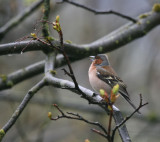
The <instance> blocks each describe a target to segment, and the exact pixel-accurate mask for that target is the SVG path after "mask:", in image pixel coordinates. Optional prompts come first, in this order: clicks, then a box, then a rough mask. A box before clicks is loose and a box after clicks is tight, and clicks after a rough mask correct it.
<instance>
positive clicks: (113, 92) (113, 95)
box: [111, 84, 119, 104]
mask: <svg viewBox="0 0 160 142" xmlns="http://www.w3.org/2000/svg"><path fill="white" fill-rule="evenodd" d="M118 91H119V84H116V85H115V86H114V87H113V89H112V90H111V103H112V104H114V103H115V101H116V100H117V98H118V97H119V94H118V95H117V93H118Z"/></svg>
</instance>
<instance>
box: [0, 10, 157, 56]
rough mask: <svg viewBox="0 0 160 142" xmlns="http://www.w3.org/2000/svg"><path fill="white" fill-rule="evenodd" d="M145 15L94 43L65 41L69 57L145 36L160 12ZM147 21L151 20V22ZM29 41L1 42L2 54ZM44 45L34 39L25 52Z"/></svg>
mask: <svg viewBox="0 0 160 142" xmlns="http://www.w3.org/2000/svg"><path fill="white" fill-rule="evenodd" d="M145 15H146V17H145V18H143V19H142V18H139V19H138V23H135V24H133V23H131V22H129V23H128V24H126V25H124V26H122V27H120V28H119V29H117V30H115V31H113V32H112V33H110V34H108V35H106V36H104V37H102V38H100V39H98V40H97V41H94V42H92V43H89V44H84V45H77V44H68V43H64V47H65V48H64V50H65V52H66V54H67V55H68V56H69V57H74V58H77V59H82V58H84V57H88V56H90V55H96V54H99V53H106V52H109V51H113V50H116V49H118V48H120V47H121V46H123V45H126V44H128V43H130V42H132V41H133V40H135V39H138V38H140V37H143V36H144V35H146V34H147V33H148V32H149V31H151V30H152V29H153V28H155V27H156V26H158V25H159V24H160V20H159V19H160V14H159V13H156V12H149V13H146V14H145ZM147 21H149V23H148V22H147ZM28 42H29V41H23V42H15V43H8V44H1V45H0V55H6V54H15V53H21V51H22V49H23V48H24V47H25V46H26V45H27V44H28ZM52 44H53V45H54V46H59V45H60V43H59V41H56V40H54V41H53V42H52ZM14 47H16V48H14ZM42 47H43V48H44V49H47V48H48V45H44V44H43V43H41V42H38V41H32V42H30V44H29V45H28V46H27V48H26V50H25V51H24V52H27V51H36V50H42Z"/></svg>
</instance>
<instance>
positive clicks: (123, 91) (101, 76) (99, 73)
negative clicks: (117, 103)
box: [96, 67, 129, 99]
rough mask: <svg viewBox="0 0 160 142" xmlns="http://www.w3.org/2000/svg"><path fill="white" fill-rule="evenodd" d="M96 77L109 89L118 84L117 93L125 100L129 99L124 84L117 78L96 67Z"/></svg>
mask: <svg viewBox="0 0 160 142" xmlns="http://www.w3.org/2000/svg"><path fill="white" fill-rule="evenodd" d="M96 69H97V77H98V78H99V79H101V80H103V81H104V82H105V83H107V84H108V85H109V86H111V88H113V87H114V86H115V85H116V84H119V93H120V94H121V95H122V96H123V97H124V98H126V99H129V94H128V92H127V90H126V88H127V86H126V85H125V84H124V82H123V81H122V80H121V79H120V78H119V77H118V76H115V75H113V74H112V73H110V72H108V71H107V70H105V69H103V68H101V67H97V68H96Z"/></svg>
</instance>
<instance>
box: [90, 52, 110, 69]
mask: <svg viewBox="0 0 160 142" xmlns="http://www.w3.org/2000/svg"><path fill="white" fill-rule="evenodd" d="M90 59H91V60H92V62H93V63H94V65H95V66H108V65H110V64H109V60H108V56H107V55H105V54H98V55H97V56H90Z"/></svg>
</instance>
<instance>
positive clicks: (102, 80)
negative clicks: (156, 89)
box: [88, 54, 136, 109]
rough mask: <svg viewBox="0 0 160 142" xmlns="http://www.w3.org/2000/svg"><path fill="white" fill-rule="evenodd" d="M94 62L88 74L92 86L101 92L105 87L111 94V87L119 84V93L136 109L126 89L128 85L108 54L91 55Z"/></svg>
mask: <svg viewBox="0 0 160 142" xmlns="http://www.w3.org/2000/svg"><path fill="white" fill-rule="evenodd" d="M90 58H91V60H92V64H91V65H90V68H89V71H88V76H89V82H90V84H91V86H92V88H93V89H94V90H95V91H96V92H97V93H99V91H100V89H103V90H104V91H106V92H107V93H108V94H110V92H111V89H112V88H113V86H115V85H116V84H119V93H120V94H121V95H122V96H123V97H124V98H125V99H126V100H127V102H128V103H129V104H130V105H131V106H132V107H133V108H134V109H136V107H135V105H134V104H133V103H132V102H131V100H130V97H129V94H128V92H127V90H126V88H127V86H126V85H125V84H124V83H123V81H122V80H121V79H120V78H119V77H118V75H117V74H116V72H115V71H114V69H113V68H112V67H111V66H110V63H109V60H108V57H107V55H105V54H98V55H97V56H90Z"/></svg>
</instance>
